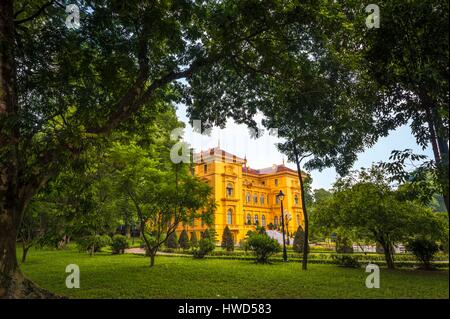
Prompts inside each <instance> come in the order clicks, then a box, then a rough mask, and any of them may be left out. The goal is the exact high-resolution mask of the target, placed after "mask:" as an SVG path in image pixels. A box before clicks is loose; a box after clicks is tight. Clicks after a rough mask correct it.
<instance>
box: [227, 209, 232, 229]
mask: <svg viewBox="0 0 450 319" xmlns="http://www.w3.org/2000/svg"><path fill="white" fill-rule="evenodd" d="M232 223H233V211H232V210H231V208H230V209H228V211H227V224H228V225H231V224H232Z"/></svg>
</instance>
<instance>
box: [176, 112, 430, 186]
mask: <svg viewBox="0 0 450 319" xmlns="http://www.w3.org/2000/svg"><path fill="white" fill-rule="evenodd" d="M177 116H178V118H179V120H180V121H183V122H184V123H185V124H186V129H185V132H184V135H183V140H184V141H185V142H187V143H189V144H191V147H193V148H194V151H195V152H199V151H201V150H207V149H208V148H212V147H217V146H219V145H220V148H221V149H223V150H225V151H227V152H230V153H232V154H235V155H236V156H239V157H242V158H244V157H246V158H247V166H249V167H251V168H255V169H259V168H264V167H270V166H272V165H273V164H282V163H283V160H284V162H285V165H286V166H288V167H290V168H293V169H296V166H295V163H290V162H287V160H286V157H285V156H284V155H283V154H281V153H280V152H279V151H278V150H277V147H276V143H277V142H279V141H280V139H279V138H278V137H276V134H275V135H274V134H269V133H268V132H265V134H264V135H263V136H262V137H260V138H259V139H254V138H251V137H250V134H249V131H248V128H247V127H246V126H245V125H240V124H236V123H235V122H234V121H233V120H231V119H230V120H228V122H227V125H226V127H225V128H224V129H219V128H217V127H215V128H213V129H212V130H211V133H210V134H209V135H206V134H199V133H195V132H193V131H192V126H191V125H190V124H189V122H188V119H187V116H186V107H185V105H182V104H180V105H177ZM261 118H262V117H261V116H257V117H256V118H255V119H256V121H257V122H259V121H260V120H261ZM272 133H273V132H272ZM407 148H410V149H412V150H413V151H414V152H415V153H418V154H424V155H427V156H428V157H429V158H432V156H433V154H432V150H431V148H430V147H428V148H427V149H425V150H422V148H421V147H420V146H418V145H417V143H416V141H415V138H414V137H413V136H412V134H411V129H410V128H409V126H407V125H406V126H402V127H399V128H397V129H396V130H394V131H391V132H390V134H389V135H388V136H387V137H384V138H381V139H379V140H378V142H377V143H376V144H375V145H374V146H373V147H371V148H369V149H366V150H365V151H364V152H362V153H360V154H359V155H358V160H357V161H356V162H355V164H354V165H353V169H359V168H361V167H370V166H371V165H372V163H377V162H380V161H388V160H389V156H390V154H391V151H392V150H403V149H407ZM308 173H309V174H310V175H311V177H312V180H313V181H312V188H313V189H318V188H325V189H330V188H331V187H332V185H333V183H334V182H335V180H336V178H337V177H338V175H337V173H336V171H335V170H334V168H328V169H324V170H322V171H321V172H319V171H318V170H313V171H309V172H308Z"/></svg>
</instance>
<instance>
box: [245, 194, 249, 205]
mask: <svg viewBox="0 0 450 319" xmlns="http://www.w3.org/2000/svg"><path fill="white" fill-rule="evenodd" d="M245 200H246V201H247V203H250V193H247V194H246V195H245Z"/></svg>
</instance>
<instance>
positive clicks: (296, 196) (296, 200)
mask: <svg viewBox="0 0 450 319" xmlns="http://www.w3.org/2000/svg"><path fill="white" fill-rule="evenodd" d="M294 202H295V205H298V195H297V194H295V196H294Z"/></svg>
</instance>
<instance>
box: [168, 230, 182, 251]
mask: <svg viewBox="0 0 450 319" xmlns="http://www.w3.org/2000/svg"><path fill="white" fill-rule="evenodd" d="M166 246H167V248H172V249H177V248H178V247H179V244H178V238H177V233H176V232H173V233H171V234H170V235H169V237H168V238H167V242H166Z"/></svg>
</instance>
